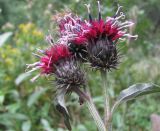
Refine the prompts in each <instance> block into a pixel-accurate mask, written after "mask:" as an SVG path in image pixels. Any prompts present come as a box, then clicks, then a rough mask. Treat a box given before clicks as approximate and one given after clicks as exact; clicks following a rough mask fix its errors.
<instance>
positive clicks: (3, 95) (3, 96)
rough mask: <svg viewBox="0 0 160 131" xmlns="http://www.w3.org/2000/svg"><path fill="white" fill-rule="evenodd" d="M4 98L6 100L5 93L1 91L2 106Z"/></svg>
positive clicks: (0, 103)
mask: <svg viewBox="0 0 160 131" xmlns="http://www.w3.org/2000/svg"><path fill="white" fill-rule="evenodd" d="M4 98H5V93H3V92H2V91H0V105H2V104H3V102H4Z"/></svg>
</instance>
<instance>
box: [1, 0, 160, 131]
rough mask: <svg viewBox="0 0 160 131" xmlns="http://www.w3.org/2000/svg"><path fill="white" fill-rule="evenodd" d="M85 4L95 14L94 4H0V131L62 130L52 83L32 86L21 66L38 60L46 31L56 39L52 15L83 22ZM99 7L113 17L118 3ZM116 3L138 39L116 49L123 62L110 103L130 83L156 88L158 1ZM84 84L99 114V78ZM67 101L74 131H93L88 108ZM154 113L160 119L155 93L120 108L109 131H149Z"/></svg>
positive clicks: (61, 0)
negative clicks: (71, 15) (73, 16)
mask: <svg viewBox="0 0 160 131" xmlns="http://www.w3.org/2000/svg"><path fill="white" fill-rule="evenodd" d="M85 3H92V7H93V8H92V12H93V15H94V16H97V3H96V0H89V1H88V0H58V1H57V0H0V131H63V130H65V126H64V124H63V118H62V117H60V114H59V113H58V112H57V111H56V110H55V107H54V104H53V98H54V91H52V90H51V89H53V90H54V89H55V87H54V86H53V85H52V84H51V83H52V81H51V80H49V81H47V78H45V77H42V78H39V79H38V80H37V81H36V82H34V83H31V82H30V81H29V80H30V79H31V78H32V76H29V75H28V76H26V75H24V72H25V67H26V66H25V65H26V64H27V63H33V62H35V61H36V58H35V57H34V56H32V52H35V50H36V48H41V49H45V47H47V46H48V45H47V43H46V42H45V40H44V38H45V35H46V34H48V30H50V31H51V32H52V34H53V35H55V34H56V31H54V30H56V27H55V24H54V22H53V18H55V17H56V16H55V14H56V13H57V12H58V13H61V12H64V11H66V10H71V11H73V12H74V13H77V14H78V15H81V16H82V17H84V18H86V17H87V12H86V9H85V6H84V4H85ZM101 3H102V9H103V11H102V14H103V18H105V17H106V16H107V15H113V14H114V12H115V11H116V1H112V0H103V1H101ZM119 3H120V5H122V6H123V7H124V8H123V11H124V12H125V13H126V16H127V18H128V19H132V20H133V21H134V22H135V23H136V25H135V27H134V28H130V30H129V32H130V33H131V34H132V33H133V34H138V35H139V38H138V40H137V41H130V40H128V41H127V42H125V43H121V44H119V45H118V46H119V48H120V51H121V53H122V54H123V58H122V59H121V62H122V63H121V64H120V65H119V68H118V70H114V71H112V72H110V73H108V82H109V86H110V90H109V91H110V92H109V93H110V96H111V97H112V99H113V102H114V100H115V99H116V96H117V95H118V94H119V92H120V91H121V90H122V89H125V88H127V87H128V86H130V85H132V84H134V83H139V82H153V83H156V84H158V85H160V17H159V14H160V6H159V5H160V1H159V0H147V1H146V0H134V1H133V0H132V1H131V0H120V1H119ZM55 36H56V35H55ZM35 74H37V72H35ZM33 76H34V75H33ZM88 84H89V87H90V90H91V92H92V95H93V96H94V102H95V104H96V106H97V107H98V110H99V111H100V112H101V113H103V97H102V96H101V94H102V91H101V87H100V86H101V79H100V74H99V73H98V72H92V73H90V74H88ZM50 88H51V89H50ZM67 101H68V102H67V106H68V109H69V112H70V115H71V117H72V120H71V123H72V126H73V130H74V131H96V130H97V129H96V127H95V124H94V122H93V120H92V117H91V116H90V115H89V112H88V110H87V108H86V106H85V105H83V106H80V105H79V104H78V97H77V96H76V95H75V94H72V95H71V97H69V98H68V100H67ZM152 113H156V114H160V95H159V94H153V95H149V96H145V97H142V98H139V99H138V100H132V101H130V102H128V103H127V104H123V105H121V106H120V108H119V109H118V110H117V111H116V113H115V115H114V119H113V129H114V130H115V131H150V130H151V121H150V115H151V114H152Z"/></svg>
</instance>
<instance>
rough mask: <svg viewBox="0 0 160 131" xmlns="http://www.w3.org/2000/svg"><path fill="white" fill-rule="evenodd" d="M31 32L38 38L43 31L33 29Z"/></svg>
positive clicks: (41, 35)
mask: <svg viewBox="0 0 160 131" xmlns="http://www.w3.org/2000/svg"><path fill="white" fill-rule="evenodd" d="M32 34H33V35H34V36H36V37H40V38H42V37H43V33H42V32H41V31H39V30H33V31H32Z"/></svg>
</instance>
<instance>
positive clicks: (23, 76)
mask: <svg viewBox="0 0 160 131" xmlns="http://www.w3.org/2000/svg"><path fill="white" fill-rule="evenodd" d="M28 76H30V74H29V73H23V74H20V75H19V76H18V77H17V78H16V80H15V84H16V85H17V86H18V85H19V84H21V83H22V82H23V81H24V80H25V79H26V78H27V77H28Z"/></svg>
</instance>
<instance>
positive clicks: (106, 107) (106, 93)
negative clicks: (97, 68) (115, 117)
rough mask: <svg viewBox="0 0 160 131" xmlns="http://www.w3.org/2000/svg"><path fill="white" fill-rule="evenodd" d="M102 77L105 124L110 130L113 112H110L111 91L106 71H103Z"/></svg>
mask: <svg viewBox="0 0 160 131" xmlns="http://www.w3.org/2000/svg"><path fill="white" fill-rule="evenodd" d="M101 77H102V84H103V85H102V87H103V95H104V102H105V103H104V124H105V126H106V128H107V129H108V130H109V127H110V123H111V120H110V118H111V112H110V103H109V91H108V90H107V89H108V87H107V73H106V71H101Z"/></svg>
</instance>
